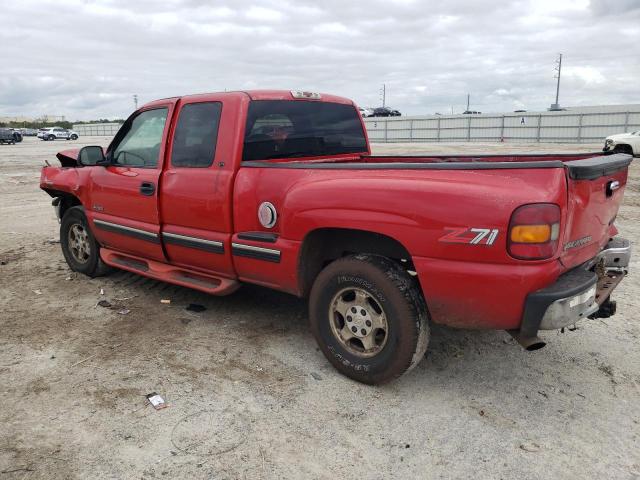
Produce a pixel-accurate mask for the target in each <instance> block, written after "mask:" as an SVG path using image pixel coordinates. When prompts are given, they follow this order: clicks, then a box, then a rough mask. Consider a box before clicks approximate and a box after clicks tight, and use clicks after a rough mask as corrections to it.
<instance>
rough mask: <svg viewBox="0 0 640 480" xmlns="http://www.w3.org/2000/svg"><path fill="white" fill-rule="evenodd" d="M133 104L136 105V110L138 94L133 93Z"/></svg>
mask: <svg viewBox="0 0 640 480" xmlns="http://www.w3.org/2000/svg"><path fill="white" fill-rule="evenodd" d="M133 105H134V106H135V107H136V108H135V110H138V95H135V94H134V95H133Z"/></svg>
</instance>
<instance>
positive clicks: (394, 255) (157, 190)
mask: <svg viewBox="0 0 640 480" xmlns="http://www.w3.org/2000/svg"><path fill="white" fill-rule="evenodd" d="M58 159H59V160H60V162H61V164H62V166H61V167H51V166H48V167H45V168H43V170H42V176H41V183H40V186H41V188H42V189H43V190H45V191H46V192H47V193H48V194H49V195H50V196H52V197H54V200H53V204H54V206H55V207H56V210H57V213H58V217H59V218H60V221H61V228H60V239H61V245H62V251H63V254H64V256H65V259H66V261H67V262H68V264H69V266H70V267H71V268H72V269H73V270H75V271H78V272H82V273H84V274H87V275H89V276H96V275H100V274H102V273H104V272H105V271H106V269H107V268H108V267H117V268H120V269H124V270H129V271H131V272H136V273H139V274H140V275H145V276H148V277H151V278H155V279H159V280H163V281H166V282H170V283H175V284H178V285H183V286H187V287H191V288H194V289H197V290H201V291H204V292H208V293H210V294H213V295H226V294H229V293H231V292H233V291H234V290H236V289H237V288H238V287H239V286H240V284H241V283H242V282H249V283H254V284H259V285H264V286H267V287H270V288H274V289H277V290H281V291H284V292H289V293H291V294H294V295H298V296H301V297H307V296H308V297H309V318H310V324H311V331H312V332H313V335H314V336H315V338H316V340H317V341H318V344H319V345H320V348H321V349H322V351H323V352H324V354H325V355H326V357H327V358H328V360H329V361H330V362H331V363H332V364H333V365H334V366H335V367H336V368H337V369H338V370H339V371H340V372H342V373H344V374H345V375H347V376H349V377H351V378H354V379H356V380H358V381H361V382H366V383H381V382H385V381H389V380H391V379H393V378H396V377H398V376H400V375H402V374H403V373H404V372H405V371H407V370H409V369H410V368H412V367H413V366H415V365H416V364H417V362H418V361H419V360H420V359H421V358H422V357H423V356H424V353H425V350H426V348H427V343H428V339H429V322H435V323H439V324H446V325H450V326H454V327H461V328H474V329H475V328H477V329H504V330H507V331H509V332H510V333H511V334H512V335H513V336H514V337H515V338H516V339H517V340H518V341H519V342H520V343H521V344H522V345H523V346H524V347H526V348H528V349H531V350H533V349H536V348H540V347H541V346H543V345H544V343H543V342H542V340H540V339H539V338H538V332H539V330H550V329H560V328H563V327H566V326H569V325H572V324H574V323H575V322H576V321H578V320H580V319H583V318H586V317H591V318H594V317H606V316H610V315H612V314H613V313H614V312H615V302H613V301H612V300H611V299H610V294H611V291H612V290H613V289H614V288H615V287H616V285H617V284H618V283H619V282H620V280H621V279H622V278H623V277H624V275H625V274H626V272H627V266H628V264H629V258H630V244H629V242H628V241H627V240H624V239H622V238H619V237H616V234H617V230H616V227H615V225H614V221H615V218H616V214H617V212H618V208H619V206H620V203H621V202H622V198H623V192H624V188H625V185H626V182H627V169H628V166H629V164H630V162H631V160H632V157H631V156H630V155H626V154H603V153H593V154H581V155H578V154H571V155H473V156H457V155H430V156H376V155H371V153H370V149H369V144H368V140H367V135H366V130H365V128H364V125H363V122H362V118H361V117H360V114H359V112H358V109H357V106H356V105H355V104H354V103H353V102H352V101H350V100H348V99H345V98H340V97H336V96H332V95H325V94H317V93H310V92H297V91H294V92H289V91H248V92H225V93H213V94H205V95H193V96H185V97H180V98H167V99H163V100H157V101H154V102H151V103H149V104H147V105H145V106H144V107H142V108H141V109H139V110H138V111H136V112H135V113H134V114H133V115H131V117H129V119H128V120H127V121H126V122H125V123H124V125H123V126H122V128H121V129H120V131H119V132H118V133H117V135H116V136H115V138H114V139H113V141H112V142H111V144H110V145H109V147H108V148H107V149H106V151H103V149H102V148H101V147H98V146H95V147H94V146H90V147H84V148H82V149H81V150H80V151H73V150H69V151H65V152H61V153H59V154H58Z"/></svg>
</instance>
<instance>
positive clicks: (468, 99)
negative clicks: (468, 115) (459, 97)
mask: <svg viewBox="0 0 640 480" xmlns="http://www.w3.org/2000/svg"><path fill="white" fill-rule="evenodd" d="M470 100H471V94H470V93H467V112H468V111H469V101H470Z"/></svg>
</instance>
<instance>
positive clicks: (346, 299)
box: [329, 287, 389, 358]
mask: <svg viewBox="0 0 640 480" xmlns="http://www.w3.org/2000/svg"><path fill="white" fill-rule="evenodd" d="M329 324H330V326H331V332H332V333H333V335H334V337H335V338H336V340H338V342H340V344H341V345H342V346H343V347H344V348H345V349H346V350H347V351H348V352H349V353H351V354H353V355H355V356H358V357H365V358H366V357H372V356H374V355H377V354H378V353H380V351H382V349H383V348H384V346H385V345H386V343H387V338H388V334H389V327H388V322H387V316H386V314H385V312H384V309H383V308H382V306H381V305H380V302H378V300H377V299H376V298H375V296H374V295H373V294H371V293H370V292H368V291H367V290H365V289H362V288H355V287H350V288H345V289H342V290H340V291H339V292H338V293H337V294H336V295H334V297H333V299H332V300H331V303H330V306H329Z"/></svg>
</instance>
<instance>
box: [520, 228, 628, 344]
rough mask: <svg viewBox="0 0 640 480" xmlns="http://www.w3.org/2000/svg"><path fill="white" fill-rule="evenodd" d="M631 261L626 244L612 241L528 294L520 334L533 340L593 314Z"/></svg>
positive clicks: (617, 240) (609, 293) (620, 241)
mask: <svg viewBox="0 0 640 480" xmlns="http://www.w3.org/2000/svg"><path fill="white" fill-rule="evenodd" d="M630 258H631V244H630V243H629V241H628V240H625V239H623V238H616V239H613V240H611V241H610V242H609V243H608V244H607V246H606V247H605V248H604V249H603V250H602V251H601V252H600V253H599V254H598V255H597V256H596V257H594V258H593V259H591V260H590V261H588V262H586V263H585V264H583V265H581V266H579V267H576V268H574V269H573V270H570V271H568V272H566V273H564V274H562V275H560V277H559V278H558V279H557V280H556V281H555V282H554V283H553V284H552V285H550V286H548V287H545V288H543V289H541V290H537V291H536V292H533V293H531V294H529V295H527V299H526V301H525V307H524V313H523V317H522V323H521V325H520V331H519V334H520V335H521V336H522V337H534V336H536V335H537V333H538V331H539V330H555V329H558V328H563V327H566V326H569V325H572V324H574V323H576V322H577V321H578V320H581V319H583V318H585V317H589V316H590V315H593V314H595V313H596V312H597V311H598V310H599V309H600V306H601V305H602V304H603V303H604V302H605V301H607V300H608V299H609V296H610V295H611V292H612V291H613V289H614V288H615V287H616V286H617V285H618V284H619V283H620V281H621V280H622V278H624V276H625V275H626V273H627V268H628V266H629V261H630Z"/></svg>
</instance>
